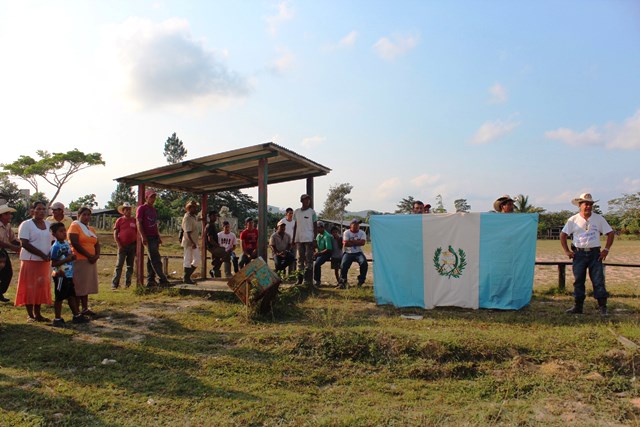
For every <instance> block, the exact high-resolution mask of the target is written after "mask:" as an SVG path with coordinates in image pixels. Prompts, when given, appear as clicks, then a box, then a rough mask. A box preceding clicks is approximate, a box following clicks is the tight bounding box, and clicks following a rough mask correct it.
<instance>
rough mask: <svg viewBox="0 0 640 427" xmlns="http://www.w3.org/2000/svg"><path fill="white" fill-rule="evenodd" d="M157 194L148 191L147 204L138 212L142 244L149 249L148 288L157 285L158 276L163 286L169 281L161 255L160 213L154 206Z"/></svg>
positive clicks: (139, 207)
mask: <svg viewBox="0 0 640 427" xmlns="http://www.w3.org/2000/svg"><path fill="white" fill-rule="evenodd" d="M156 197H157V195H156V192H155V191H153V190H147V191H145V193H144V200H145V203H144V204H142V205H140V206H138V209H137V210H136V221H137V225H138V234H139V235H140V239H142V244H143V245H145V246H146V247H147V252H148V259H147V274H148V276H147V286H154V285H156V284H157V283H156V276H158V278H159V279H160V285H161V286H167V285H168V284H169V281H168V280H167V276H166V275H165V274H164V272H163V271H162V258H161V255H160V245H161V244H162V239H161V238H160V232H159V231H158V211H156V208H154V207H153V205H154V204H155V203H156Z"/></svg>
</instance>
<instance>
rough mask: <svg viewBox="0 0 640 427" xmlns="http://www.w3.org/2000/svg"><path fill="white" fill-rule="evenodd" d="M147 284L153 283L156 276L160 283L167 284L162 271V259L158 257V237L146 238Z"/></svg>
mask: <svg viewBox="0 0 640 427" xmlns="http://www.w3.org/2000/svg"><path fill="white" fill-rule="evenodd" d="M147 252H149V254H148V258H147V274H148V277H147V283H148V282H153V281H155V279H156V275H157V276H158V278H159V279H160V282H161V283H163V282H167V276H165V274H164V272H163V271H162V257H161V256H160V238H159V237H158V236H151V237H147Z"/></svg>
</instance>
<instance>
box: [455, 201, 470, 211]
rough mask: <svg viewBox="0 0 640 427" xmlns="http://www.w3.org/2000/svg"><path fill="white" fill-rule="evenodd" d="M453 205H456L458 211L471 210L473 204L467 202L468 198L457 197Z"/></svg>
mask: <svg viewBox="0 0 640 427" xmlns="http://www.w3.org/2000/svg"><path fill="white" fill-rule="evenodd" d="M453 205H454V206H455V207H456V212H469V211H470V210H471V205H469V204H468V203H467V199H456V200H454V201H453Z"/></svg>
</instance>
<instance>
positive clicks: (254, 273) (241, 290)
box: [227, 257, 281, 305]
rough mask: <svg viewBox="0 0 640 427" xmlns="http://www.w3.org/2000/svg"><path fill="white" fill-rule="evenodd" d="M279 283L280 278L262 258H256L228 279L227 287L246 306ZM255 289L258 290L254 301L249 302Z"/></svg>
mask: <svg viewBox="0 0 640 427" xmlns="http://www.w3.org/2000/svg"><path fill="white" fill-rule="evenodd" d="M280 282H281V279H280V276H278V275H277V274H276V273H275V272H274V271H273V270H271V269H270V268H269V266H268V265H267V263H266V262H264V260H263V259H262V257H258V258H256V259H254V260H253V261H251V262H250V263H249V264H247V265H245V266H244V267H243V268H242V269H241V270H240V271H238V272H237V273H236V274H235V275H234V276H233V277H232V278H231V279H229V281H228V282H227V285H229V287H230V288H231V290H233V292H234V293H235V294H236V296H237V297H238V298H240V301H242V303H243V304H244V305H248V304H250V303H253V302H255V301H257V300H259V299H260V298H262V297H263V296H264V295H265V293H266V292H267V290H268V289H270V288H271V287H273V286H276V285H279V284H280ZM256 288H257V289H258V295H256V297H255V299H254V301H251V293H252V290H253V289H256Z"/></svg>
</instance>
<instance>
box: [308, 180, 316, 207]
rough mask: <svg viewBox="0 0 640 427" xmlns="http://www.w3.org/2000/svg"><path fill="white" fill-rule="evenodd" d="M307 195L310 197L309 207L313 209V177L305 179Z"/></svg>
mask: <svg viewBox="0 0 640 427" xmlns="http://www.w3.org/2000/svg"><path fill="white" fill-rule="evenodd" d="M307 194H308V195H309V197H311V207H312V208H313V209H315V206H314V197H313V177H309V178H307Z"/></svg>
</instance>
